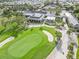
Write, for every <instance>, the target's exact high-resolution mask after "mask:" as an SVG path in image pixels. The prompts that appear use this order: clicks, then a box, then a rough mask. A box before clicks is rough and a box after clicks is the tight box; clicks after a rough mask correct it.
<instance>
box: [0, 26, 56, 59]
mask: <svg viewBox="0 0 79 59" xmlns="http://www.w3.org/2000/svg"><path fill="white" fill-rule="evenodd" d="M41 28H42V29H40V28H39V27H36V28H31V29H28V30H26V31H23V32H22V33H20V34H19V35H18V36H17V37H16V38H15V40H13V41H11V42H9V43H7V44H6V45H4V46H3V47H2V48H0V59H46V57H47V56H48V55H49V54H50V52H51V51H52V50H53V49H54V48H55V46H56V42H55V38H56V30H54V29H53V28H48V27H41ZM42 30H46V31H48V32H49V33H51V34H52V35H53V36H54V40H53V42H51V43H50V42H49V41H48V38H47V36H46V35H45V34H44V33H43V32H42Z"/></svg>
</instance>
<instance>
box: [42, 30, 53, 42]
mask: <svg viewBox="0 0 79 59" xmlns="http://www.w3.org/2000/svg"><path fill="white" fill-rule="evenodd" d="M43 33H44V34H46V35H47V37H48V41H49V42H53V36H52V34H51V33H49V32H48V31H46V30H43Z"/></svg>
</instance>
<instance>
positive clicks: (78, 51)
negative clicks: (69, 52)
mask: <svg viewBox="0 0 79 59" xmlns="http://www.w3.org/2000/svg"><path fill="white" fill-rule="evenodd" d="M78 46H79V37H78ZM77 59H79V47H78V50H77Z"/></svg>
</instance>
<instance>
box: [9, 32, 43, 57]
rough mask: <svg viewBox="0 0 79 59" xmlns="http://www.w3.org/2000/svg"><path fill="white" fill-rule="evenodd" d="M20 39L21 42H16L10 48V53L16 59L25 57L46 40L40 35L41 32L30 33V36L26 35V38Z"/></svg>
mask: <svg viewBox="0 0 79 59" xmlns="http://www.w3.org/2000/svg"><path fill="white" fill-rule="evenodd" d="M24 35H25V33H24ZM20 39H21V40H19V41H18V42H15V43H14V44H12V45H11V46H10V47H9V48H8V53H9V54H10V55H12V56H14V57H23V56H24V55H26V54H27V53H28V52H29V51H31V50H32V49H33V48H35V47H37V46H38V45H40V44H41V43H42V41H43V40H44V39H43V37H42V36H41V35H40V32H34V33H30V35H26V36H25V37H21V38H20ZM21 51H22V52H21ZM16 52H17V53H16Z"/></svg>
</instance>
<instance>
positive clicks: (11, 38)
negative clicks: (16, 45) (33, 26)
mask: <svg viewBox="0 0 79 59" xmlns="http://www.w3.org/2000/svg"><path fill="white" fill-rule="evenodd" d="M13 39H14V37H12V36H11V37H9V38H7V39H6V40H4V41H2V42H1V43H0V47H2V46H4V45H5V44H6V43H8V42H10V41H12V40H13Z"/></svg>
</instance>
